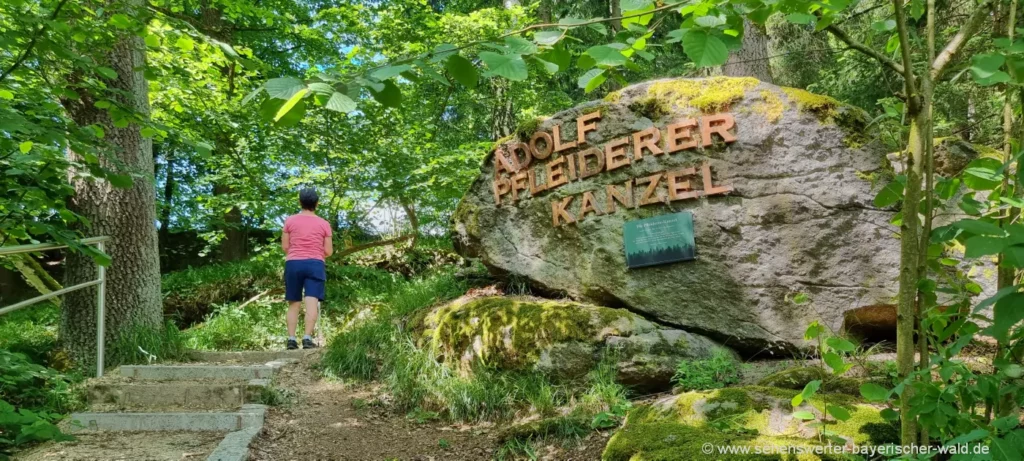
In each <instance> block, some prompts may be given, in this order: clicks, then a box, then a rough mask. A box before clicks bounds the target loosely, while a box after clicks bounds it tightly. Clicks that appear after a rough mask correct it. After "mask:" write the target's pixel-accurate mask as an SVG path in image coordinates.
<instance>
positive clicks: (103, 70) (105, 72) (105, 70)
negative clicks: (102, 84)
mask: <svg viewBox="0 0 1024 461" xmlns="http://www.w3.org/2000/svg"><path fill="white" fill-rule="evenodd" d="M96 72H97V73H99V74H100V75H102V76H104V77H106V78H108V79H110V80H114V79H116V78H117V72H115V71H114V69H111V68H109V67H97V68H96Z"/></svg>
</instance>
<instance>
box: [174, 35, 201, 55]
mask: <svg viewBox="0 0 1024 461" xmlns="http://www.w3.org/2000/svg"><path fill="white" fill-rule="evenodd" d="M174 46H176V47H178V49H179V50H181V51H184V52H189V51H192V50H193V49H195V47H196V44H195V42H193V41H192V37H189V36H188V35H182V36H181V37H178V41H176V42H174Z"/></svg>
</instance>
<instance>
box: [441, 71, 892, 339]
mask: <svg viewBox="0 0 1024 461" xmlns="http://www.w3.org/2000/svg"><path fill="white" fill-rule="evenodd" d="M687 119H692V120H687ZM865 130H866V116H865V114H864V113H863V112H862V111H860V110H858V109H855V108H852V107H847V106H844V105H842V104H840V103H838V102H837V101H835V100H833V99H831V98H827V97H824V96H818V95H814V94H811V93H808V92H805V91H802V90H795V89H790V88H780V87H777V86H774V85H770V84H766V83H761V82H759V81H757V80H755V79H750V78H728V77H717V78H710V79H672V80H658V81H652V82H647V83H641V84H637V85H633V86H630V87H627V88H624V89H622V90H620V91H618V92H615V93H612V94H611V95H609V96H608V97H606V98H605V99H604V100H600V101H593V102H589V103H586V104H582V105H580V106H578V107H575V108H573V109H569V110H566V111H563V112H560V113H558V114H555V115H554V116H552V117H551V118H548V119H543V120H540V119H538V120H536V121H533V122H531V123H529V124H527V125H526V126H524V127H523V128H522V129H520V130H518V132H517V134H516V135H514V136H513V137H512V138H510V139H507V140H503V141H502V142H499V143H498V144H497V145H496V150H495V152H498V153H500V154H501V155H495V153H494V152H492V154H491V155H489V156H488V157H487V158H486V159H485V161H484V162H483V166H482V167H481V172H480V175H479V177H478V178H477V180H476V181H475V182H474V183H473V185H472V186H471V188H470V189H469V191H468V192H467V193H466V195H465V196H464V197H463V199H462V202H461V203H460V205H459V208H458V210H457V212H456V214H455V218H454V221H455V222H454V226H455V232H456V234H457V235H456V237H457V246H458V249H459V251H460V252H462V253H463V254H465V255H467V256H470V257H476V258H479V259H480V260H481V261H482V262H483V263H484V264H485V265H487V266H488V267H489V268H490V269H491V270H492V271H494V272H499V273H511V274H517V275H519V276H523V277H526V278H528V279H529V280H530V281H531V282H532V283H533V284H534V285H535V286H536V287H537V288H539V289H546V290H549V291H550V292H552V293H556V294H559V295H565V296H569V297H572V298H576V299H581V300H588V301H592V302H595V303H598V304H601V305H605V306H614V307H624V308H627V309H629V310H632V311H634V312H638V313H641V314H643V315H644V316H645V317H647V318H650V319H654V320H657V321H659V322H661V323H663V324H666V325H671V326H674V327H677V328H680V329H684V330H687V331H690V332H694V333H699V334H702V335H706V336H709V337H711V338H713V339H715V340H718V341H719V342H722V343H724V344H726V345H727V346H730V347H733V348H734V349H737V350H738V351H740V352H743V353H745V354H748V355H749V354H756V353H775V352H783V353H789V352H793V351H794V350H796V349H798V348H800V347H803V346H805V344H804V342H803V339H802V334H803V331H804V329H805V327H806V326H807V324H809V323H810V322H812V321H814V320H819V321H821V322H822V323H823V324H826V325H828V326H830V327H831V328H833V329H835V330H838V329H839V328H840V326H841V323H842V319H843V312H844V311H846V310H848V309H852V308H856V307H859V306H866V305H874V304H883V303H887V302H891V300H892V299H893V297H894V296H895V292H896V277H897V270H898V267H899V264H898V261H899V260H898V257H899V244H898V240H897V239H896V238H895V237H894V233H895V232H894V231H896V230H897V229H895V228H894V227H892V226H891V225H890V224H889V220H890V219H891V218H892V210H884V209H878V208H876V207H874V206H873V204H872V201H873V198H874V196H875V194H876V193H877V188H878V187H880V185H884V184H885V183H886V182H887V176H889V175H891V168H890V167H889V166H888V163H887V159H886V157H885V152H884V151H883V150H881V148H880V146H878V145H877V143H875V142H873V141H872V140H871V139H869V138H868V137H867V136H866V135H865ZM580 141H583V142H580ZM551 144H553V145H551ZM636 146H640V155H637V153H636V152H635V151H636ZM552 151H554V152H552ZM658 151H660V152H658ZM509 152H511V153H512V154H509ZM659 154H660V155H659ZM581 157H582V159H583V162H584V164H580V162H579V160H580V158H581ZM659 172H666V173H670V174H662V175H661V176H660V177H657V178H655V174H656V173H659ZM651 183H656V187H655V188H654V189H651V188H650V184H651ZM613 189H614V191H613ZM641 202H647V203H646V204H644V206H639V207H637V206H636V205H637V204H639V203H641ZM499 203H500V205H499ZM627 205H632V206H627ZM678 211H689V212H692V214H693V221H694V234H695V240H696V252H697V259H696V260H695V261H689V262H680V263H674V264H668V265H661V266H654V267H648V268H642V269H627V267H626V257H625V253H624V241H623V225H624V223H625V222H627V221H630V220H635V219H639V218H647V217H652V216H656V215H661V214H667V213H673V212H678ZM797 293H805V294H807V295H808V296H809V299H810V302H808V303H804V304H799V305H798V304H796V303H793V302H792V299H793V297H794V296H795V295H796V294H797Z"/></svg>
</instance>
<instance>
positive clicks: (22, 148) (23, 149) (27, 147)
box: [18, 141, 32, 154]
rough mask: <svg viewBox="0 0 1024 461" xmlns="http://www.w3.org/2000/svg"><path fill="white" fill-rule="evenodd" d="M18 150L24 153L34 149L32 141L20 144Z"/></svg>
mask: <svg viewBox="0 0 1024 461" xmlns="http://www.w3.org/2000/svg"><path fill="white" fill-rule="evenodd" d="M18 150H19V151H21V153H22V154H27V153H28V151H30V150H32V141H25V142H23V143H21V144H18Z"/></svg>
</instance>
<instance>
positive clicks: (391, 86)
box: [370, 80, 402, 107]
mask: <svg viewBox="0 0 1024 461" xmlns="http://www.w3.org/2000/svg"><path fill="white" fill-rule="evenodd" d="M370 94H371V95H373V99H376V100H377V102H379V103H381V105H382V106H384V107H399V106H401V105H402V90H400V89H399V88H398V85H395V83H394V82H393V81H391V80H385V81H384V88H383V89H381V90H380V91H374V90H373V89H371V90H370Z"/></svg>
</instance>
